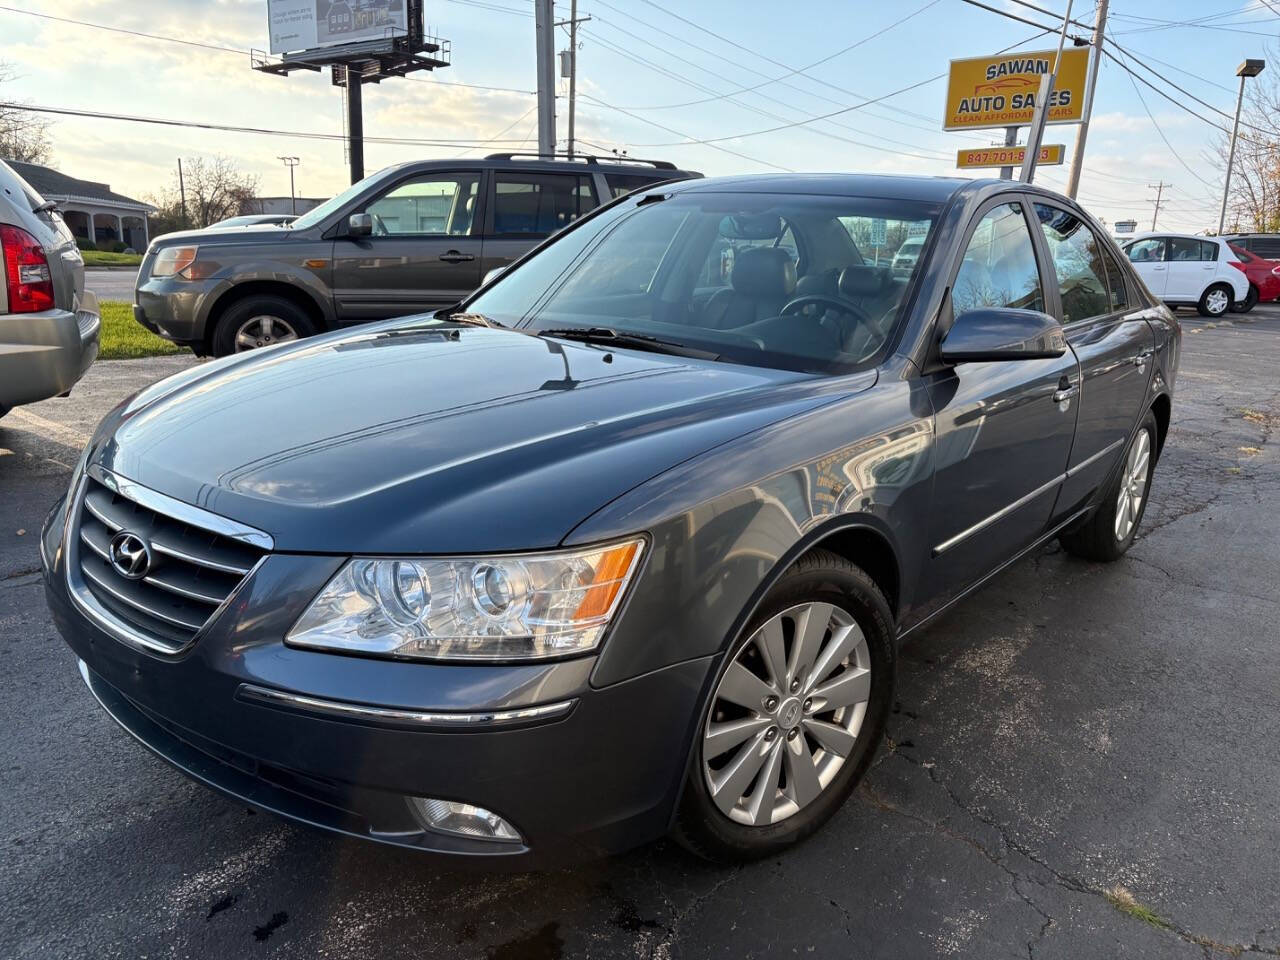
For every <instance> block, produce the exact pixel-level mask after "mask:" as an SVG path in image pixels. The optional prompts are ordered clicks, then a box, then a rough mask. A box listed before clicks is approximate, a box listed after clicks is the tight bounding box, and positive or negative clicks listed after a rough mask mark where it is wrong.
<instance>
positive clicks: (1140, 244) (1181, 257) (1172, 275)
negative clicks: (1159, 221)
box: [1124, 233, 1249, 317]
mask: <svg viewBox="0 0 1280 960" xmlns="http://www.w3.org/2000/svg"><path fill="white" fill-rule="evenodd" d="M1124 250H1125V252H1126V253H1127V254H1128V255H1129V260H1130V262H1131V263H1132V264H1133V267H1134V269H1135V270H1137V272H1138V276H1140V277H1141V278H1142V282H1143V283H1145V284H1146V285H1147V289H1148V290H1150V291H1151V292H1152V293H1154V294H1155V295H1156V296H1157V297H1159V298H1160V299H1161V300H1163V301H1164V302H1165V303H1167V304H1169V305H1170V306H1175V307H1195V308H1196V309H1197V310H1199V311H1200V315H1201V316H1204V317H1220V316H1222V315H1223V314H1224V313H1226V312H1227V311H1228V310H1229V309H1230V308H1231V305H1232V304H1234V303H1243V302H1244V301H1245V300H1246V299H1248V296H1249V281H1248V279H1247V278H1246V277H1245V275H1244V274H1243V273H1242V272H1241V271H1240V270H1238V269H1237V268H1236V267H1235V266H1233V263H1234V262H1235V259H1236V255H1235V254H1234V253H1233V252H1232V250H1231V247H1230V246H1229V245H1228V244H1227V242H1226V241H1225V240H1223V239H1222V238H1221V237H1193V236H1187V235H1184V234H1173V233H1140V234H1137V235H1136V236H1135V237H1134V238H1133V239H1132V240H1130V241H1129V242H1128V243H1126V244H1125V246H1124Z"/></svg>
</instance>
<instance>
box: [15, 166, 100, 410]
mask: <svg viewBox="0 0 1280 960" xmlns="http://www.w3.org/2000/svg"><path fill="white" fill-rule="evenodd" d="M101 326H102V321H101V318H100V315H99V313H98V299H97V297H95V296H94V295H93V294H92V293H89V292H88V291H87V290H85V288H84V258H83V257H81V256H80V251H79V249H77V247H76V242H75V237H74V236H72V233H71V231H70V230H69V229H67V225H66V224H65V223H63V222H62V217H61V216H60V215H59V214H58V211H57V209H56V208H55V207H54V205H53V204H52V203H47V202H46V201H45V200H44V198H43V197H41V196H40V194H38V193H36V191H35V190H33V189H32V188H31V186H30V184H28V183H27V182H26V181H25V180H23V179H22V178H21V177H20V176H18V175H17V174H16V173H15V172H14V171H13V168H12V167H10V166H9V165H8V164H7V163H5V162H4V161H3V160H0V416H2V415H3V414H5V413H7V412H8V411H9V410H10V409H11V408H13V407H16V406H17V405H18V404H20V403H34V402H35V401H37V400H44V399H45V398H47V397H53V396H57V395H59V394H64V393H66V392H67V391H69V390H70V389H71V387H72V385H74V384H75V383H76V381H78V380H79V379H80V378H81V377H82V376H84V372H85V371H86V370H88V369H89V365H90V364H91V363H93V361H94V359H95V358H96V357H97V356H98V335H99V331H100V329H101Z"/></svg>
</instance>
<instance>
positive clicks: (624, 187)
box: [604, 173, 665, 198]
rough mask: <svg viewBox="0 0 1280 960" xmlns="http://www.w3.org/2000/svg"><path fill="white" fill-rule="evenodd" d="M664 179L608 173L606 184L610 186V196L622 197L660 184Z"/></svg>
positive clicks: (634, 174)
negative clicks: (652, 184) (642, 188)
mask: <svg viewBox="0 0 1280 960" xmlns="http://www.w3.org/2000/svg"><path fill="white" fill-rule="evenodd" d="M662 179H665V178H663V177H646V176H645V175H644V174H642V173H606V174H605V175H604V182H605V183H607V184H608V185H609V195H610V196H612V197H615V198H616V197H620V196H622V195H623V194H625V193H630V192H631V191H632V190H639V189H640V188H641V187H647V186H649V184H651V183H658V182H659V181H660V180H662Z"/></svg>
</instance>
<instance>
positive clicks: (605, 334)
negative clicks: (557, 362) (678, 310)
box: [535, 327, 720, 360]
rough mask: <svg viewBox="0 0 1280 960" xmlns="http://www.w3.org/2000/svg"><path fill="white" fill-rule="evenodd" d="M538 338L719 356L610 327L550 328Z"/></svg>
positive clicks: (681, 354) (699, 357) (705, 357)
mask: <svg viewBox="0 0 1280 960" xmlns="http://www.w3.org/2000/svg"><path fill="white" fill-rule="evenodd" d="M535 334H536V335H537V336H539V337H557V338H559V339H561V340H577V341H578V342H579V343H594V344H599V345H601V346H610V347H631V348H632V349H634V350H649V351H651V352H653V353H668V354H671V355H672V356H675V357H690V358H692V359H695V360H718V359H720V354H718V353H712V352H710V351H709V350H699V349H697V348H696V347H687V346H685V345H684V344H683V343H675V342H674V341H671V340H662V339H660V338H658V337H650V336H648V335H646V334H643V333H619V332H618V331H617V330H614V329H613V328H612V327H550V328H548V329H546V330H537V331H535Z"/></svg>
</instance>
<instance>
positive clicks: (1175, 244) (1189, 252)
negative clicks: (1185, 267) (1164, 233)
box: [1169, 237, 1217, 263]
mask: <svg viewBox="0 0 1280 960" xmlns="http://www.w3.org/2000/svg"><path fill="white" fill-rule="evenodd" d="M1212 246H1214V245H1213V244H1209V243H1202V242H1201V241H1199V240H1192V239H1190V238H1189V237H1170V238H1169V259H1170V260H1172V261H1173V262H1174V263H1179V262H1184V261H1188V260H1197V261H1198V260H1216V259H1217V257H1216V256H1206V253H1207V252H1208V251H1206V250H1205V247H1212ZM1214 252H1215V253H1216V248H1215V250H1214Z"/></svg>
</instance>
